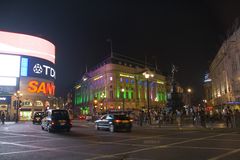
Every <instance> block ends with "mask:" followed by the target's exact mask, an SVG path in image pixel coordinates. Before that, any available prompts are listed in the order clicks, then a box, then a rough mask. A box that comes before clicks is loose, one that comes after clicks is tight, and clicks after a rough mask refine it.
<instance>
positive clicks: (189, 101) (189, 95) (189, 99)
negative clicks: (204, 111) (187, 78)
mask: <svg viewBox="0 0 240 160" xmlns="http://www.w3.org/2000/svg"><path fill="white" fill-rule="evenodd" d="M187 92H188V103H189V106H191V93H192V89H191V88H188V89H187Z"/></svg>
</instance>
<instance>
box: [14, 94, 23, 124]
mask: <svg viewBox="0 0 240 160" xmlns="http://www.w3.org/2000/svg"><path fill="white" fill-rule="evenodd" d="M14 96H15V97H16V98H17V106H16V107H17V108H16V111H17V115H16V116H17V117H16V123H17V122H18V110H19V107H20V100H19V99H20V98H21V97H22V96H23V94H22V93H21V92H20V91H17V92H16V93H14Z"/></svg>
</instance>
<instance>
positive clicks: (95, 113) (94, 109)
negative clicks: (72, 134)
mask: <svg viewBox="0 0 240 160" xmlns="http://www.w3.org/2000/svg"><path fill="white" fill-rule="evenodd" d="M97 104H98V100H97V97H94V100H93V119H94V120H95V118H96V116H97Z"/></svg>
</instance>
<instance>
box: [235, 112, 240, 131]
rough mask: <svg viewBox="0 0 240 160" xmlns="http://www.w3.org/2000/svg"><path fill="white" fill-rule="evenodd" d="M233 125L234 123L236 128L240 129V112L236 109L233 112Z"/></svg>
mask: <svg viewBox="0 0 240 160" xmlns="http://www.w3.org/2000/svg"><path fill="white" fill-rule="evenodd" d="M235 123H236V128H240V112H239V110H238V109H236V111H235Z"/></svg>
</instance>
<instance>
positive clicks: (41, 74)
mask: <svg viewBox="0 0 240 160" xmlns="http://www.w3.org/2000/svg"><path fill="white" fill-rule="evenodd" d="M54 68H55V65H54V64H53V63H52V62H49V61H47V60H44V59H40V58H36V57H22V59H21V74H20V75H21V76H24V77H38V78H43V79H48V80H53V81H54V80H55V79H56V71H55V69H54Z"/></svg>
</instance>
